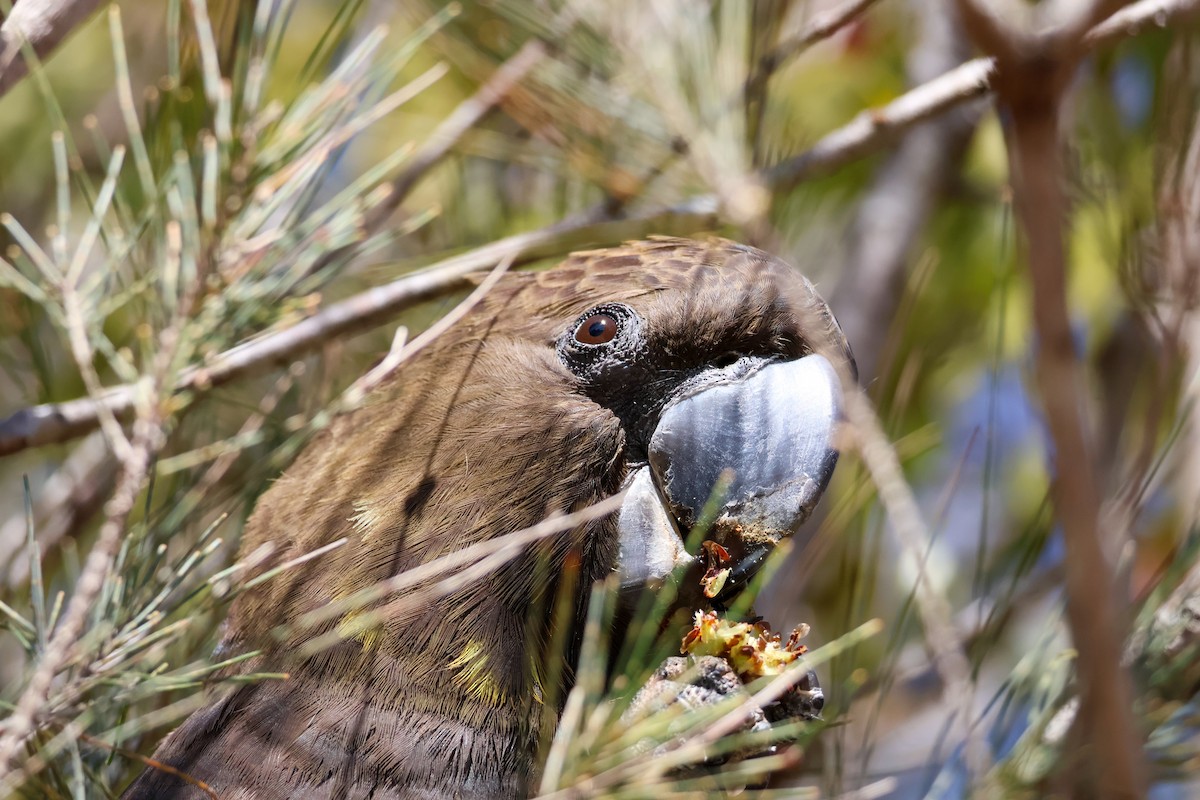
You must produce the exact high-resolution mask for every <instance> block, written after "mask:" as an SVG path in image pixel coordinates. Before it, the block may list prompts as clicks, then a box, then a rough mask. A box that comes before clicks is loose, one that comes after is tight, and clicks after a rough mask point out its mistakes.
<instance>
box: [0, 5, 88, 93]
mask: <svg viewBox="0 0 1200 800" xmlns="http://www.w3.org/2000/svg"><path fill="white" fill-rule="evenodd" d="M100 3H101V0H17V2H16V3H15V4H14V5H13V9H12V13H10V14H9V15H8V16H7V17H6V18H5V20H4V24H3V25H0V97H3V96H4V95H5V94H6V93H7V92H8V90H9V89H12V88H13V87H14V86H16V85H17V84H18V83H20V82H21V79H22V78H24V77H25V76H26V75H28V74H29V63H28V61H27V60H26V59H25V58H24V57H23V51H24V49H25V48H26V47H31V48H32V49H33V53H34V54H35V55H36V56H37V57H38V58H39V59H42V58H45V57H46V56H47V55H49V54H50V52H51V51H53V50H54V48H56V47H58V45H59V44H60V43H61V42H62V40H63V39H65V38H66V37H67V36H68V35H70V33H71V32H72V31H73V30H75V29H76V28H77V27H79V26H80V25H81V24H83V22H84V21H86V20H87V19H88V17H90V16H91V15H92V13H93V12H95V10H96V8H97V7H98V6H99V5H100Z"/></svg>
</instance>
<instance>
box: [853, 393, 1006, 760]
mask: <svg viewBox="0 0 1200 800" xmlns="http://www.w3.org/2000/svg"><path fill="white" fill-rule="evenodd" d="M846 419H847V421H849V423H850V426H851V431H852V434H853V439H854V444H855V448H856V449H857V450H858V452H859V455H860V456H861V457H862V461H863V464H864V465H865V466H866V468H867V471H868V472H869V473H870V475H871V480H872V481H873V482H874V483H875V486H876V488H877V489H878V491H879V499H880V501H881V502H882V503H883V506H884V508H885V509H886V510H887V513H888V518H889V519H890V520H891V522H892V527H893V529H894V530H895V532H896V538H897V540H898V541H899V543H900V546H901V548H902V550H903V551H904V553H905V556H906V558H907V559H908V560H909V561H910V562H911V565H912V567H913V569H914V571H915V573H916V576H917V578H916V584H915V586H914V587H913V596H914V599H915V601H916V608H917V613H918V615H919V616H920V618H921V624H922V626H923V627H924V628H925V641H926V642H927V644H928V646H929V648H930V649H931V651H932V657H933V664H934V667H935V668H936V669H937V671H938V674H939V675H940V676H941V678H942V682H943V684H944V685H945V687H946V693H947V696H948V700H949V702H950V704H951V706H953V707H956V709H957V712H958V715H957V722H958V727H959V730H960V732H961V733H962V736H961V739H960V740H961V741H964V742H965V743H966V756H967V765H968V767H969V768H970V769H971V771H972V772H973V773H974V774H975V775H981V774H983V771H984V769H985V768H986V766H987V762H988V756H987V750H986V748H985V747H984V743H983V742H982V740H980V738H979V736H978V735H977V733H976V731H975V728H974V726H973V724H972V723H973V721H974V720H973V719H972V717H973V708H972V704H973V702H974V698H975V692H974V689H973V688H972V685H971V664H970V662H969V661H968V660H967V655H966V648H965V642H964V637H963V634H962V631H960V630H959V629H958V627H957V626H956V625H955V624H954V616H953V612H952V611H951V608H950V604H949V603H948V602H947V601H946V598H945V597H943V596H942V595H941V594H940V593H939V592H938V590H937V588H936V587H935V586H934V585H933V583H932V581H931V580H930V577H929V570H928V568H927V565H926V557H925V556H926V553H928V551H929V540H930V536H929V529H928V527H927V526H926V525H925V522H924V520H923V519H922V517H921V509H920V506H919V505H918V504H917V500H916V498H915V497H914V496H913V491H912V487H910V486H909V485H908V481H906V480H905V478H904V470H903V469H902V468H901V466H900V460H899V458H897V456H896V451H895V449H894V448H893V447H892V446H891V444H890V443H889V442H888V439H887V435H886V434H884V432H883V429H882V428H881V427H880V425H879V419H878V417H876V415H875V411H874V409H872V407H871V403H870V401H869V400H868V399H867V397H866V395H865V394H863V392H862V391H861V390H860V389H858V388H857V387H847V392H846Z"/></svg>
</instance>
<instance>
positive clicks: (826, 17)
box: [751, 0, 879, 80]
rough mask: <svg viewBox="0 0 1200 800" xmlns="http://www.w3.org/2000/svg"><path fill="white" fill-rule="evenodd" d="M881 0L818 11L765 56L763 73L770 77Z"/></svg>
mask: <svg viewBox="0 0 1200 800" xmlns="http://www.w3.org/2000/svg"><path fill="white" fill-rule="evenodd" d="M877 2H879V0H846V2H844V3H842V4H841V5H838V6H834V7H833V8H829V9H825V10H824V11H819V12H817V13H816V14H814V15H813V16H812V19H810V20H809V21H808V23H807V24H806V25H805V26H804V28H803V29H801V31H800V32H799V33H796V34H793V35H792V36H789V37H788V38H786V39H784V40H783V41H782V42H780V43H779V44H778V45H776V46H775V48H774V49H773V50H771V52H769V53H767V54H766V55H765V56H763V58H762V60H761V62H760V64H759V70H760V72H761V73H763V74H765V75H767V76H769V75H770V74H771V73H773V72H775V71H776V70H778V69H779V68H780V67H781V66H783V65H784V64H786V63H787V62H788V61H790V60H791V59H793V58H795V57H796V56H798V55H800V54H801V53H803V52H804V51H805V50H807V49H808V48H810V47H812V46H813V45H814V44H816V43H817V42H820V41H823V40H825V39H828V38H829V37H830V36H833V35H834V34H835V33H837V32H838V31H840V30H841V29H842V28H844V27H846V26H847V25H849V24H850V23H851V22H854V21H855V20H856V19H858V18H859V17H861V16H862V15H863V14H865V13H866V12H867V9H869V8H870V7H871V6H873V5H875V3H877ZM751 80H754V79H753V78H752V79H751Z"/></svg>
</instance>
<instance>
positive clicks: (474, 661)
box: [447, 639, 505, 708]
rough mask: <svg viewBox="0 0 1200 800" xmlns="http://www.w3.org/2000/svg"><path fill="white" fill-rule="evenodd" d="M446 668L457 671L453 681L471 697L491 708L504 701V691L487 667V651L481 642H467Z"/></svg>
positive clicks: (473, 640)
mask: <svg viewBox="0 0 1200 800" xmlns="http://www.w3.org/2000/svg"><path fill="white" fill-rule="evenodd" d="M447 668H448V669H452V670H455V671H456V672H457V673H458V674H457V675H455V676H454V682H455V683H457V684H458V685H459V686H462V687H463V688H465V689H466V690H467V691H468V692H469V693H470V694H471V695H472V696H473V697H476V698H478V699H480V700H482V701H483V702H485V703H487V704H488V705H490V706H492V707H493V708H495V707H497V706H499V705H500V704H501V703H503V702H504V699H505V698H504V692H502V691H501V690H500V686H499V685H498V684H497V683H496V679H495V678H493V677H492V673H491V670H490V669H488V657H487V653H485V652H484V651H483V644H482V643H481V642H479V641H477V640H475V639H472V640H471V641H469V642H467V646H466V647H464V648H463V649H462V652H461V653H459V654H458V656H457V657H456V658H455V659H454V660H453V661H451V662H450V663H449V665H447Z"/></svg>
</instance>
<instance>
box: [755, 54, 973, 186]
mask: <svg viewBox="0 0 1200 800" xmlns="http://www.w3.org/2000/svg"><path fill="white" fill-rule="evenodd" d="M994 72H995V63H994V62H993V61H992V59H990V58H977V59H975V60H973V61H968V62H967V63H966V64H963V65H962V66H960V67H955V68H954V69H952V70H950V71H949V72H947V73H945V74H944V75H941V76H940V77H937V78H934V79H933V80H931V81H929V82H928V83H926V84H923V85H922V86H918V87H916V88H915V89H912V90H910V91H908V92H906V93H904V94H902V95H900V96H899V97H897V98H896V99H895V100H893V101H892V102H890V103H888V104H887V105H885V106H882V107H880V108H872V109H868V110H866V111H863V112H861V113H859V114H858V116H856V117H855V118H854V119H852V120H851V121H850V122H849V123H847V124H846V125H844V126H842V127H841V128H838V129H837V130H836V131H833V132H832V133H830V134H828V135H826V136H824V137H823V138H822V139H821V140H820V141H818V142H817V143H816V144H815V145H813V146H812V147H811V148H810V149H808V150H807V151H805V152H804V153H801V154H800V155H798V156H795V157H793V158H789V159H787V160H786V161H783V162H781V163H779V164H776V165H775V166H774V167H771V168H770V169H768V170H767V172H766V180H767V183H769V184H770V185H771V186H772V187H773V188H775V189H783V190H786V189H789V188H791V187H792V186H795V185H796V184H797V183H800V182H802V181H805V180H808V179H810V178H814V177H817V176H819V175H824V174H827V173H829V172H832V171H834V170H836V169H838V168H839V167H842V166H844V165H846V164H849V163H850V162H851V161H854V160H855V159H857V158H861V157H862V156H865V155H869V154H871V153H874V152H877V151H878V150H879V149H880V148H881V147H882V146H883V145H884V144H886V143H888V142H890V141H891V140H893V139H894V138H895V137H896V136H897V135H898V134H900V133H902V132H903V131H905V130H907V129H908V128H911V127H912V126H913V125H916V124H917V123H918V122H922V121H924V120H926V119H929V118H930V117H933V116H935V115H937V114H940V113H942V112H943V111H946V110H947V109H950V108H954V107H956V106H959V105H961V104H963V103H965V102H967V101H969V100H973V99H975V98H977V97H983V96H984V95H986V94H987V93H988V92H989V91H990V90H991V81H992V77H993V75H994Z"/></svg>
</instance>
